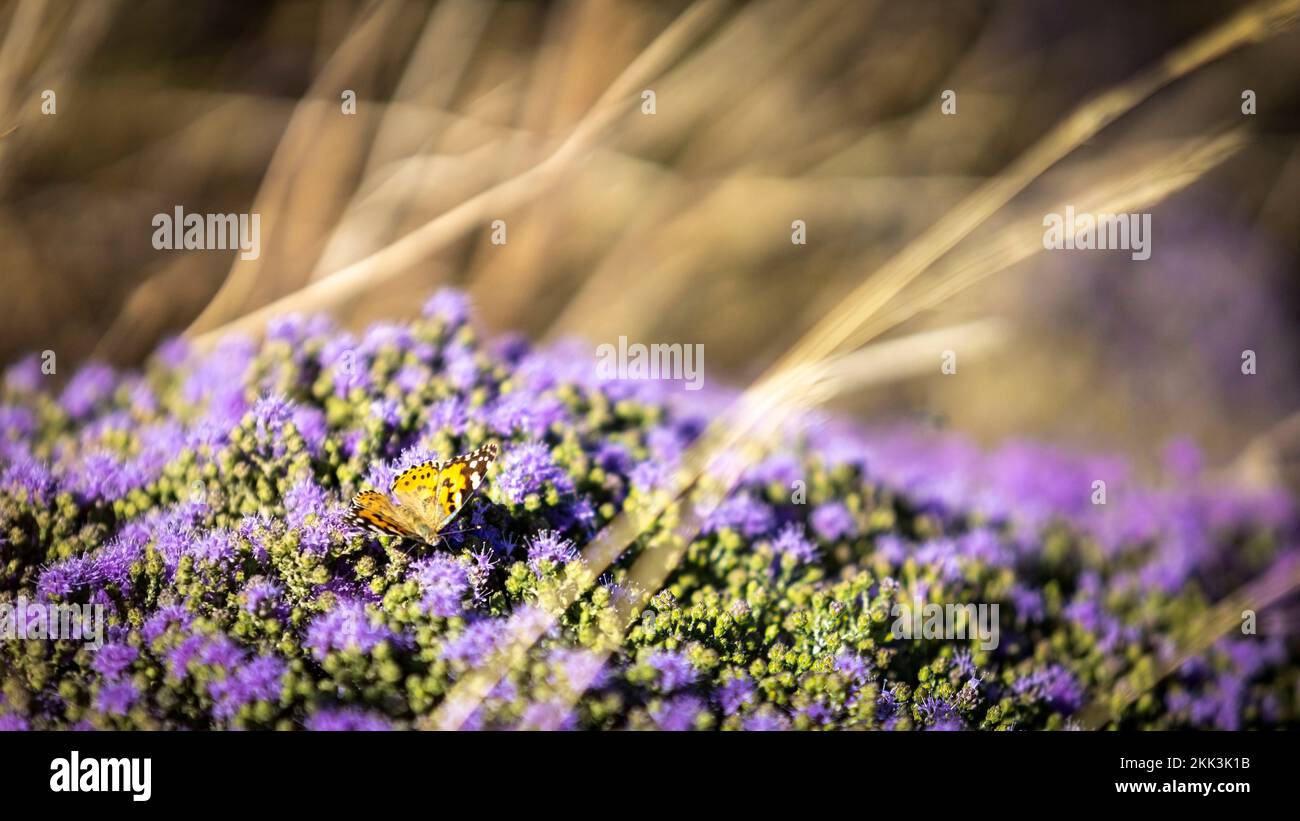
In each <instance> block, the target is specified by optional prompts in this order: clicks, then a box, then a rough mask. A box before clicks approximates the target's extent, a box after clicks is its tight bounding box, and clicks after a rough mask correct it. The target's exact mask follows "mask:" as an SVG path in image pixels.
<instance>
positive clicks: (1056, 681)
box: [1012, 664, 1084, 715]
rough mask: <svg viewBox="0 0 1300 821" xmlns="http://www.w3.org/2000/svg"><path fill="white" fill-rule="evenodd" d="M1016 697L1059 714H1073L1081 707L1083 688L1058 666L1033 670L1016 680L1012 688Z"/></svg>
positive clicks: (1067, 671) (1066, 671)
mask: <svg viewBox="0 0 1300 821" xmlns="http://www.w3.org/2000/svg"><path fill="white" fill-rule="evenodd" d="M1012 689H1013V690H1015V692H1016V695H1018V696H1023V697H1027V698H1030V699H1032V700H1034V701H1039V702H1041V703H1043V704H1044V705H1046V706H1047V707H1048V708H1049V709H1052V710H1055V711H1057V712H1060V713H1065V714H1067V715H1068V714H1069V713H1073V712H1075V711H1076V710H1078V709H1079V708H1080V707H1082V706H1083V698H1084V693H1083V688H1081V687H1080V686H1079V684H1078V682H1076V681H1075V678H1074V675H1073V674H1072V673H1070V671H1069V670H1067V669H1065V668H1064V667H1062V666H1061V665H1059V664H1053V665H1051V666H1049V667H1046V668H1044V669H1042V670H1035V671H1034V672H1032V673H1030V674H1029V675H1027V676H1021V677H1020V678H1018V679H1016V682H1015V684H1014V685H1013V686H1012Z"/></svg>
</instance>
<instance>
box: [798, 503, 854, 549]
mask: <svg viewBox="0 0 1300 821" xmlns="http://www.w3.org/2000/svg"><path fill="white" fill-rule="evenodd" d="M809 519H810V522H811V523H812V529H813V531H814V532H815V533H816V534H817V535H818V536H820V537H821V538H822V539H824V540H826V541H828V542H835V541H839V540H840V539H843V538H846V537H847V538H853V537H854V536H856V535H858V525H857V522H855V521H854V520H853V514H852V513H850V512H849V509H848V508H847V507H845V506H844V504H843V503H842V502H826V503H825V504H821V505H818V506H817V508H816V509H815V510H814V511H813V513H812V516H811V517H809Z"/></svg>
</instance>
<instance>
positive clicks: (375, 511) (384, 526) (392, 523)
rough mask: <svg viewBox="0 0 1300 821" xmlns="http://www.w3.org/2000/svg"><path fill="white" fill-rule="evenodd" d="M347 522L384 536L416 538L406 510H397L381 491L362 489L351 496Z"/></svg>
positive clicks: (417, 536) (416, 535)
mask: <svg viewBox="0 0 1300 821" xmlns="http://www.w3.org/2000/svg"><path fill="white" fill-rule="evenodd" d="M347 521H348V524H350V525H352V526H353V527H357V528H361V529H362V530H369V531H372V532H374V533H379V534H381V535H385V536H404V537H406V538H408V539H418V538H420V537H419V534H417V533H416V532H415V529H414V527H413V526H412V522H411V519H410V515H409V513H408V512H407V511H402V510H398V509H397V508H396V507H395V506H394V505H393V503H392V501H391V500H390V499H389V498H388V497H387V496H385V495H384V494H382V493H376V492H375V491H373V490H367V491H363V492H362V493H358V494H357V495H356V496H353V497H352V505H351V506H350V507H349V508H348V516H347Z"/></svg>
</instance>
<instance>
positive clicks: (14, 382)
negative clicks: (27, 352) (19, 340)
mask: <svg viewBox="0 0 1300 821" xmlns="http://www.w3.org/2000/svg"><path fill="white" fill-rule="evenodd" d="M42 376H44V374H42V373H41V360H40V359H39V358H38V357H37V356H36V355H35V354H33V355H31V356H27V357H24V358H22V359H20V360H19V361H17V362H15V363H14V364H13V365H10V366H9V368H8V369H6V370H5V379H4V384H5V387H6V388H8V389H9V390H11V391H13V392H14V393H36V389H37V388H38V387H40V384H41V377H42Z"/></svg>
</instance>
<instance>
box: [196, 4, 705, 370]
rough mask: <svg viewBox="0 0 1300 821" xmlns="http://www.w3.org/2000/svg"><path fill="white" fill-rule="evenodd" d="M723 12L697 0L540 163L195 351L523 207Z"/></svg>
mask: <svg viewBox="0 0 1300 821" xmlns="http://www.w3.org/2000/svg"><path fill="white" fill-rule="evenodd" d="M724 8H725V4H724V3H721V2H713V1H712V0H710V1H709V2H700V3H696V4H695V5H693V6H692V7H691V8H690V9H688V10H687V11H686V12H685V13H683V14H682V15H681V16H680V17H679V18H678V19H677V20H676V21H674V22H673V24H672V25H671V26H669V28H668V29H667V30H666V31H664V32H663V34H661V35H660V36H659V37H658V38H656V40H655V41H654V43H652V44H651V45H650V47H649V48H647V49H646V51H645V52H643V53H642V54H641V55H640V56H639V57H638V58H637V59H636V60H635V61H633V63H632V65H630V66H629V67H628V68H627V70H626V71H624V72H623V74H622V75H621V76H620V77H619V78H618V79H617V80H615V82H614V83H613V84H612V85H611V86H610V87H609V89H608V90H607V91H606V92H605V94H603V95H602V96H601V98H600V100H599V101H597V103H596V105H595V106H594V107H593V108H592V110H591V112H590V114H588V115H587V116H586V117H584V118H583V120H582V121H581V122H580V123H579V124H578V126H577V127H576V128H575V129H574V130H573V132H572V133H571V134H570V135H569V137H568V138H567V139H566V140H565V141H564V142H563V143H561V144H560V146H559V147H558V148H557V149H556V150H555V151H554V153H552V154H551V155H550V156H549V157H547V158H546V159H545V160H543V161H542V162H540V163H538V164H537V165H535V166H533V167H532V168H530V169H529V170H527V171H525V172H523V173H522V174H519V175H517V176H515V177H512V178H511V179H508V180H506V181H505V182H502V183H500V184H498V185H496V186H493V187H492V188H490V189H488V190H487V191H484V192H482V193H480V194H478V195H477V196H474V197H471V198H470V199H468V200H467V201H465V202H463V203H461V204H460V205H458V206H457V207H455V208H453V209H451V210H450V211H448V212H446V213H444V214H442V215H440V216H438V217H436V218H434V219H433V220H431V221H429V222H428V223H426V224H425V225H423V226H421V227H420V228H418V229H416V230H415V231H413V232H411V233H409V234H407V235H406V236H404V237H402V238H401V239H399V240H397V241H396V242H394V243H392V244H390V245H388V246H386V247H385V248H383V249H381V250H379V251H377V252H375V253H374V254H371V255H370V256H368V257H366V258H364V259H362V260H359V261H357V262H355V263H353V264H352V265H349V266H347V267H346V268H344V269H342V270H340V271H337V272H335V273H334V274H332V275H330V276H329V277H327V278H325V279H322V280H318V281H316V282H314V283H312V284H310V285H308V286H306V287H304V288H301V289H299V290H298V291H296V292H294V293H292V294H289V295H288V296H286V297H283V298H281V299H278V300H276V301H274V302H272V303H271V304H269V305H266V306H264V307H262V308H260V309H258V310H256V311H253V312H251V313H249V314H247V315H245V316H243V317H241V318H240V319H238V320H236V321H233V322H230V323H227V324H226V325H223V326H221V327H218V328H214V329H213V330H211V331H208V332H206V333H201V334H197V335H194V329H192V331H191V335H192V339H193V342H194V344H195V345H196V346H198V347H200V348H204V347H208V346H210V345H211V344H212V343H213V342H215V340H216V339H217V338H219V337H220V336H222V335H224V334H226V333H229V332H231V331H242V332H248V333H254V332H256V331H257V330H258V329H260V328H262V327H263V326H264V324H265V322H266V320H267V319H269V318H271V317H274V316H278V315H281V314H284V313H288V312H293V311H301V312H311V311H321V310H325V309H328V308H331V307H336V306H338V305H341V304H344V303H346V302H347V301H349V300H351V299H355V298H356V297H358V296H359V295H361V294H363V293H364V292H365V291H367V290H369V289H371V288H374V287H376V286H377V285H379V284H381V283H383V282H385V281H387V280H389V279H391V278H393V277H395V276H397V275H399V274H400V273H402V272H403V271H405V270H406V269H408V268H409V267H410V266H412V265H414V264H416V263H418V262H420V261H421V260H423V259H426V258H427V257H428V256H429V255H430V254H431V253H432V252H433V251H435V250H437V249H438V248H441V247H443V246H445V245H446V244H447V243H448V242H450V241H452V240H454V239H456V238H458V237H460V236H462V235H464V234H465V233H466V232H467V231H469V230H471V229H472V228H474V227H476V226H478V225H481V224H482V223H483V222H484V221H485V219H486V218H487V217H489V216H490V215H493V214H500V213H502V212H505V211H509V210H510V209H512V208H515V207H517V206H519V205H520V204H523V203H526V202H528V201H530V200H532V199H533V198H535V197H536V196H538V195H539V194H541V193H542V192H543V191H545V190H546V189H547V188H548V187H549V186H551V185H553V184H554V183H555V182H556V181H557V180H558V179H559V178H560V176H561V174H562V173H563V172H564V171H565V170H566V169H567V167H568V166H569V164H570V163H571V162H573V161H574V160H575V159H577V158H578V157H579V156H581V155H582V153H583V152H584V151H585V150H587V149H588V148H589V147H590V146H591V145H592V143H593V142H594V141H595V139H596V138H597V137H598V136H599V135H600V133H601V132H602V131H603V130H604V129H605V128H607V127H608V126H609V125H610V123H612V122H613V121H614V120H615V119H617V118H619V117H622V116H624V115H625V114H626V106H625V105H624V98H625V97H627V96H628V95H629V94H630V93H631V91H632V90H635V89H637V88H640V87H641V86H642V85H643V84H644V83H645V82H647V81H648V80H649V79H650V78H652V77H654V76H655V75H656V74H658V73H659V72H661V71H663V69H664V68H665V66H667V65H668V64H670V63H671V62H672V61H673V60H675V59H676V58H677V57H678V56H679V55H680V54H681V53H682V52H683V51H685V49H686V48H688V47H689V46H690V45H691V44H692V43H693V42H694V40H695V38H696V37H697V36H698V35H699V34H700V33H701V32H702V31H703V30H704V29H705V28H707V27H708V26H709V25H710V24H711V23H712V22H713V20H714V19H715V18H716V17H717V15H718V14H720V13H721V12H722V11H723V9H724Z"/></svg>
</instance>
